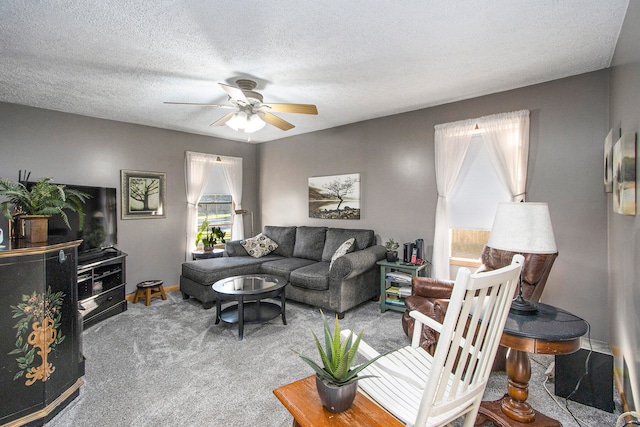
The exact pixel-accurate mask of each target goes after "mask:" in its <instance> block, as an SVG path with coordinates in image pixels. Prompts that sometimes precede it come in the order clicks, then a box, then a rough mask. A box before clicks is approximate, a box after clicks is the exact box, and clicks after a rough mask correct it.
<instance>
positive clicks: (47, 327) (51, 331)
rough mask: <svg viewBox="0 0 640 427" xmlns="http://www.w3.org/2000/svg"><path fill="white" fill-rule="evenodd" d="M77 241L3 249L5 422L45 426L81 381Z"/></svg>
mask: <svg viewBox="0 0 640 427" xmlns="http://www.w3.org/2000/svg"><path fill="white" fill-rule="evenodd" d="M80 243H81V241H80V240H68V239H50V240H49V242H45V243H37V244H29V243H25V242H24V240H21V241H18V242H13V241H9V242H7V244H6V246H1V247H0V287H1V289H2V302H1V303H0V337H2V339H1V340H0V402H1V404H0V425H10V426H21V425H30V426H35V425H42V424H44V423H45V422H46V421H48V420H49V419H51V418H52V417H53V416H55V415H56V414H57V413H58V412H59V411H60V409H62V408H64V407H65V406H66V405H67V404H68V403H69V402H71V401H72V400H73V399H75V398H76V397H77V396H78V394H79V391H80V387H81V386H82V384H83V381H82V376H83V375H84V357H83V355H82V324H81V321H80V316H79V313H78V294H77V276H76V274H77V247H78V245H79V244H80Z"/></svg>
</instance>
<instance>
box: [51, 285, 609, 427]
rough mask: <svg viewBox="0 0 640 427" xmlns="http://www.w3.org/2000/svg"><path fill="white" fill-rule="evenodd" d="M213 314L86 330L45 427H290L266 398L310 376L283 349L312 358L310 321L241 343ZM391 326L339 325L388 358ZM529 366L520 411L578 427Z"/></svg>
mask: <svg viewBox="0 0 640 427" xmlns="http://www.w3.org/2000/svg"><path fill="white" fill-rule="evenodd" d="M214 314H215V308H214V309H211V310H203V309H202V306H201V305H200V304H199V303H197V302H195V301H193V300H186V301H184V300H182V298H181V296H180V294H179V293H171V294H168V299H167V301H162V300H160V299H159V298H155V299H154V300H153V302H152V305H151V306H149V307H146V306H144V304H143V303H139V304H129V310H128V311H126V312H125V313H123V314H120V315H118V316H115V317H113V318H110V319H107V320H105V321H103V322H101V323H99V324H97V325H96V326H93V327H92V328H90V329H88V330H87V331H85V332H84V334H83V353H84V355H85V357H86V374H85V376H84V381H85V384H84V386H83V387H82V388H81V391H80V396H79V397H78V398H77V399H76V400H75V401H73V402H72V403H71V404H70V405H69V406H68V407H67V408H65V409H63V410H62V411H61V412H60V413H59V414H58V415H57V416H56V417H55V418H53V419H52V420H51V421H50V422H49V423H47V424H46V426H47V427H62V426H110V427H117V426H182V427H187V426H234V427H237V426H271V427H285V426H287V427H288V426H290V425H291V421H292V418H291V416H290V415H289V413H288V412H287V410H286V409H285V408H284V407H283V406H282V405H281V404H280V402H279V401H278V399H277V398H276V397H275V396H274V395H273V393H272V390H273V389H274V388H277V387H279V386H281V385H284V384H287V383H290V382H292V381H295V380H297V379H300V378H303V377H306V376H309V375H311V374H312V372H311V369H310V368H309V367H308V366H307V365H306V364H305V363H303V362H302V361H301V360H300V359H299V358H298V357H297V356H295V355H294V354H293V353H292V352H291V349H295V350H298V351H301V352H302V353H304V354H307V355H310V356H313V357H315V355H316V350H315V346H314V344H313V341H312V336H311V332H310V331H311V330H312V329H313V330H314V331H315V332H316V334H318V335H319V336H321V333H322V322H321V319H320V314H319V311H318V310H317V309H315V308H312V307H309V306H306V305H300V304H296V303H288V304H287V311H286V315H287V323H288V325H286V326H285V325H283V324H282V321H281V320H280V318H278V319H274V320H272V321H270V322H268V323H266V324H261V325H247V326H246V327H245V334H244V340H243V341H238V339H237V326H235V325H227V324H224V323H221V324H219V325H215V324H214V321H215V318H214ZM400 317H401V315H400V313H398V312H392V311H387V312H386V313H380V309H379V305H378V304H377V303H374V302H370V303H366V304H364V305H362V306H360V307H358V308H356V309H354V310H351V311H349V312H347V314H346V316H345V318H344V320H342V321H341V322H340V323H341V326H342V327H343V328H354V329H357V330H360V329H361V328H364V330H365V333H364V337H365V338H364V339H365V341H367V342H368V343H370V344H371V345H372V346H373V347H374V348H376V349H379V350H388V349H392V348H396V347H400V346H404V345H407V344H408V342H409V339H408V338H407V337H406V336H405V335H404V333H403V331H402V327H401V322H400ZM535 358H536V361H538V362H540V363H538V362H532V370H533V378H532V381H531V387H530V396H529V401H530V403H532V404H533V405H534V407H535V408H537V409H541V410H543V411H542V412H544V413H546V414H547V415H549V416H551V417H554V418H556V419H558V420H560V421H561V422H562V423H563V425H565V426H576V425H578V424H577V423H576V422H575V421H574V420H573V418H572V417H571V415H569V414H568V413H566V412H564V411H563V410H562V409H560V408H559V407H558V406H556V405H555V403H554V402H553V400H552V399H551V398H550V397H549V396H548V395H547V394H546V392H545V391H544V389H543V387H542V379H543V378H544V369H545V366H546V365H548V364H549V363H550V362H551V361H553V358H552V357H548V356H547V357H544V356H543V357H540V356H535ZM550 389H551V390H552V391H553V384H551V385H550ZM505 390H506V376H505V375H504V373H497V374H493V375H492V378H491V381H490V384H489V388H488V389H487V391H486V393H485V398H486V399H491V400H493V399H497V398H499V397H500V396H502V394H504V392H505ZM561 400H562V399H561ZM570 409H571V410H572V412H574V413H575V414H576V416H577V417H578V418H580V419H582V420H584V421H586V422H587V423H588V424H585V425H590V426H592V427H596V426H598V427H600V426H613V425H614V424H615V421H616V417H617V414H609V413H607V412H603V411H599V410H597V409H593V408H589V407H587V406H584V405H581V404H579V403H575V402H571V403H570Z"/></svg>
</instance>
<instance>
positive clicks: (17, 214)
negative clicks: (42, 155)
mask: <svg viewBox="0 0 640 427" xmlns="http://www.w3.org/2000/svg"><path fill="white" fill-rule="evenodd" d="M0 196H4V197H5V198H6V200H5V201H3V202H2V203H0V210H1V211H2V213H3V214H4V216H5V217H7V219H8V220H9V221H10V222H13V221H15V220H18V221H20V222H23V223H24V229H25V238H26V239H27V241H28V242H30V243H40V242H46V241H47V234H48V220H49V217H51V216H52V215H60V216H61V217H62V219H63V221H64V223H65V224H66V225H67V227H69V228H71V225H70V224H69V218H68V217H67V214H66V213H65V211H64V209H69V210H71V211H73V212H76V213H77V214H78V218H79V222H80V229H82V227H83V225H84V217H85V214H84V210H83V203H84V202H85V201H86V200H87V199H88V198H89V197H90V196H89V195H88V194H86V193H83V192H81V191H78V190H75V189H70V188H66V186H64V185H62V184H52V183H51V178H40V179H39V180H38V181H37V182H36V183H35V184H33V186H31V187H30V188H29V189H28V188H27V186H26V185H25V183H23V182H16V181H11V180H8V179H4V178H0ZM12 208H13V212H12V211H11V209H12Z"/></svg>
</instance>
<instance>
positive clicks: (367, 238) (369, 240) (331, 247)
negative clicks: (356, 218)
mask: <svg viewBox="0 0 640 427" xmlns="http://www.w3.org/2000/svg"><path fill="white" fill-rule="evenodd" d="M351 237H353V238H354V239H356V242H355V245H353V250H354V251H361V250H363V249H366V248H368V247H369V246H372V245H373V244H374V243H375V234H374V233H373V230H363V229H358V228H330V229H328V230H327V234H326V239H325V243H324V248H323V251H322V261H325V262H330V261H331V257H332V256H333V254H334V253H335V252H336V250H337V249H338V247H339V246H340V245H341V244H343V243H344V242H345V240H347V239H349V238H351Z"/></svg>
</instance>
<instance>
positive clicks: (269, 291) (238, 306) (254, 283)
mask: <svg viewBox="0 0 640 427" xmlns="http://www.w3.org/2000/svg"><path fill="white" fill-rule="evenodd" d="M286 285H287V279H285V278H284V277H280V276H273V275H270V274H248V275H242V276H233V277H227V278H226V279H222V280H218V281H217V282H215V283H214V284H213V285H212V288H213V292H214V293H215V294H216V325H217V324H218V323H220V320H222V321H223V322H226V323H238V339H239V340H241V339H242V337H243V335H244V324H245V323H263V322H267V321H269V320H271V319H275V318H276V317H278V316H280V315H281V316H282V323H283V324H284V325H286V324H287V319H286V317H285V314H284V311H285V298H284V288H285V286H286ZM278 297H279V298H280V305H278V304H274V303H271V302H264V301H262V300H263V299H265V298H272V299H275V298H278ZM225 301H232V302H235V304H233V305H230V306H228V307H225V308H224V309H223V308H222V303H223V302H225Z"/></svg>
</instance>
